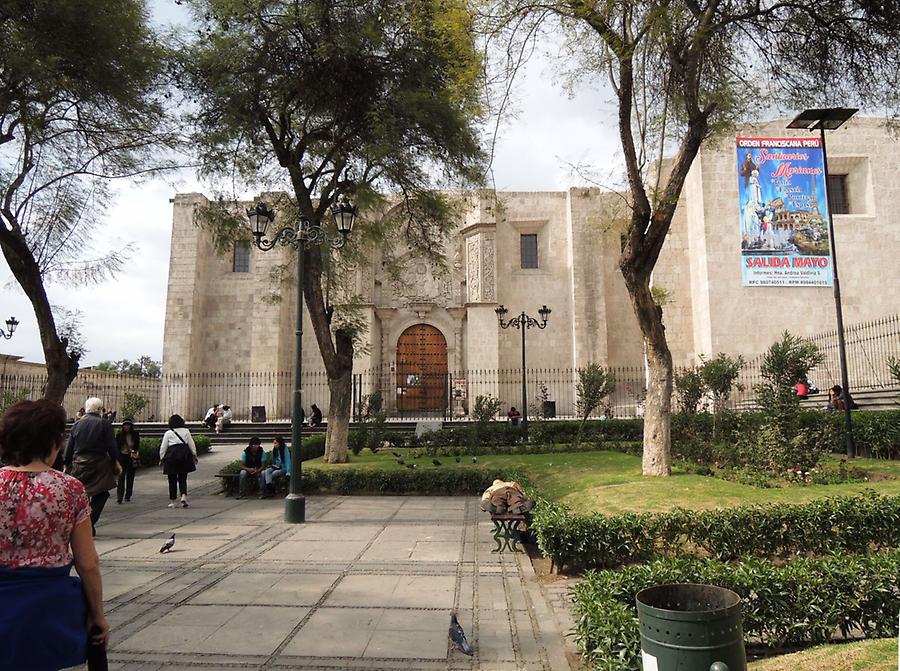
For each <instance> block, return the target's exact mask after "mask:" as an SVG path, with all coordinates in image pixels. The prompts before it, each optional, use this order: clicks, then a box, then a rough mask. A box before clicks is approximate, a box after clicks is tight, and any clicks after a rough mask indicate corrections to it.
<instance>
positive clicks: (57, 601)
mask: <svg viewBox="0 0 900 671" xmlns="http://www.w3.org/2000/svg"><path fill="white" fill-rule="evenodd" d="M71 568H72V567H71V566H61V567H59V568H21V569H7V568H2V567H0V632H2V639H3V644H2V648H0V671H24V670H25V669H28V671H58V670H59V669H63V668H66V667H69V666H78V665H79V664H84V662H85V660H86V659H87V640H88V635H87V629H86V619H87V604H86V602H85V599H84V592H83V591H82V588H81V579H80V578H78V577H77V576H70V575H69V572H70V571H71Z"/></svg>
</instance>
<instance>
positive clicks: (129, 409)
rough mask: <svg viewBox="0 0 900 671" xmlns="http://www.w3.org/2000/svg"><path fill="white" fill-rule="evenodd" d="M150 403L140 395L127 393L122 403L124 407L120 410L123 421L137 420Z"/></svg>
mask: <svg viewBox="0 0 900 671" xmlns="http://www.w3.org/2000/svg"><path fill="white" fill-rule="evenodd" d="M149 403H150V401H148V400H147V399H146V398H144V397H143V396H141V395H140V394H132V393H131V392H128V391H126V392H125V400H124V401H123V402H122V407H121V408H119V411H120V412H121V414H122V419H131V420H134V419H137V416H138V413H139V412H141V410H143V409H144V408H146V407H147V405H148V404H149Z"/></svg>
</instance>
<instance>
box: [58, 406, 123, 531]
mask: <svg viewBox="0 0 900 671" xmlns="http://www.w3.org/2000/svg"><path fill="white" fill-rule="evenodd" d="M102 409H103V401H101V400H100V399H99V398H89V399H87V400H86V401H85V402H84V417H82V418H81V419H79V420H78V421H77V422H75V424H74V425H73V426H72V431H71V433H70V434H69V442H68V443H67V444H66V451H65V455H64V456H63V465H64V467H65V471H66V472H67V473H68V474H69V475H72V476H74V477H75V478H77V479H78V480H80V481H81V483H82V484H83V485H84V489H85V491H86V492H87V494H88V496H90V497H91V527H92V529H93V532H94V535H96V534H97V522H99V521H100V515H101V514H102V513H103V506H105V505H106V502H107V500H109V490H110V489H113V488H114V487H115V486H116V483H117V481H118V478H119V475H120V474H121V472H122V467H121V466H120V465H119V459H118V455H119V448H118V446H117V445H116V437H115V435H114V434H113V428H112V424H110V423H109V422H107V421H106V420H105V419H103V417H101V416H100V411H101V410H102Z"/></svg>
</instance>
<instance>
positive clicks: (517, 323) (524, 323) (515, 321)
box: [494, 305, 551, 438]
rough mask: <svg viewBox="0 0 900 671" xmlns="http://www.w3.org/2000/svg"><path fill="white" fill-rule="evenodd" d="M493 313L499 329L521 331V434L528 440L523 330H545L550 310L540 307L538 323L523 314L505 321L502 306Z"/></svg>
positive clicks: (504, 309)
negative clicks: (495, 314) (498, 322)
mask: <svg viewBox="0 0 900 671" xmlns="http://www.w3.org/2000/svg"><path fill="white" fill-rule="evenodd" d="M494 312H496V313H497V319H498V320H499V321H500V328H504V329H508V328H509V327H511V326H512V327H514V328H517V329H519V330H521V331H522V433H523V434H524V435H525V437H526V438H528V386H527V384H526V380H525V330H526V329H530V328H539V329H545V328H547V317H549V316H550V312H551V310H550V308H548V307H547V306H546V305H543V306H541V309H540V310H538V314H539V315H540V316H541V320H540V321H538V320H537V319H535V318H534V317H530V316H528V315H527V314H525V313H524V312H522V314H520V315H518V316H517V317H513V318H512V319H510V320H509V321H505V320H504V318H505V317H506V313H507V312H509V310H507V309H506V308H505V307H503V305H501V306H500V307H498V308H497V309H496V310H494Z"/></svg>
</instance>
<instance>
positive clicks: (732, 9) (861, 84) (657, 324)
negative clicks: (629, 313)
mask: <svg viewBox="0 0 900 671" xmlns="http://www.w3.org/2000/svg"><path fill="white" fill-rule="evenodd" d="M550 18H556V19H559V21H560V22H561V24H562V27H563V28H564V29H565V30H566V34H567V35H568V38H569V41H568V46H569V47H570V49H569V50H568V51H567V53H569V54H576V58H577V60H578V66H579V67H580V74H582V75H595V76H596V75H597V74H604V75H606V76H607V77H608V78H609V81H610V83H611V87H612V90H613V95H614V97H615V103H616V106H617V112H618V130H619V141H620V144H621V148H622V152H623V159H624V163H625V174H626V178H627V184H628V187H627V188H628V198H629V205H630V215H629V216H628V221H627V224H626V226H625V230H624V232H623V235H622V252H621V255H620V257H619V268H620V270H621V272H622V276H623V278H624V280H625V285H626V287H627V289H628V293H629V295H630V297H631V304H632V307H633V309H634V312H635V315H636V316H637V321H638V324H639V326H640V329H641V333H642V334H643V338H644V343H645V346H646V347H645V349H646V358H647V367H648V373H649V376H648V377H649V380H648V389H647V403H646V409H645V415H644V451H643V473H644V474H645V475H657V476H665V475H669V474H670V473H671V399H672V378H673V375H672V373H673V371H672V356H671V353H670V351H669V347H668V343H667V342H666V335H665V330H664V328H663V323H662V315H661V314H660V312H659V311H658V310H657V309H656V307H657V306H656V305H655V304H654V301H653V296H652V293H651V290H650V279H651V275H652V273H653V269H654V267H655V266H656V263H657V260H658V259H659V256H660V252H661V251H662V246H663V243H664V242H665V239H666V234H667V233H668V231H669V227H670V225H671V223H672V218H673V216H674V214H675V208H676V207H677V205H678V200H679V197H680V195H681V192H682V189H683V187H684V183H685V179H686V178H687V174H688V171H689V169H690V167H691V164H692V163H693V161H694V158H695V157H696V156H697V154H698V152H699V151H700V147H701V144H702V143H703V141H704V140H706V139H707V138H709V137H711V136H714V135H716V134H717V133H720V132H722V131H724V130H725V129H728V128H730V127H732V126H733V125H734V123H735V122H738V121H741V120H745V119H752V118H753V116H755V115H757V114H759V113H760V112H759V110H761V109H766V108H767V106H766V105H760V104H759V103H760V101H766V102H767V103H774V104H781V105H784V106H785V107H790V106H793V105H797V106H801V107H821V106H824V105H826V104H828V103H835V102H840V103H842V104H849V103H855V102H858V103H861V104H863V105H868V106H870V107H872V108H879V109H887V110H890V112H891V113H892V114H894V115H895V116H896V111H897V109H898V102H900V101H898V97H900V96H898V91H900V89H898V87H897V86H896V83H897V81H896V79H897V67H896V63H897V62H898V58H900V5H897V4H896V3H869V2H859V1H858V0H791V1H790V2H788V1H781V0H773V1H772V2H765V3H763V2H759V0H731V1H729V2H725V1H724V0H648V1H646V2H634V1H633V0H610V1H609V2H597V1H595V0H545V1H541V2H536V1H535V0H496V1H495V3H494V7H493V10H492V12H491V15H490V17H489V21H488V26H487V29H488V31H489V32H490V33H491V34H492V35H503V36H504V39H503V44H504V46H506V49H505V53H506V54H509V55H510V58H511V60H512V61H513V62H514V66H516V67H517V65H518V62H520V60H518V61H517V60H516V59H521V56H520V55H521V54H522V53H527V52H528V51H527V49H522V48H510V47H509V46H508V43H509V41H510V40H511V41H513V42H515V41H516V40H518V42H519V43H520V44H524V43H525V42H527V40H530V39H532V38H533V35H534V34H535V32H536V29H537V26H539V25H540V24H542V23H543V22H544V21H546V20H547V19H550ZM510 35H512V38H510V37H509V36H510ZM511 69H512V70H515V69H516V68H515V67H513V68H511ZM664 150H666V151H673V152H674V156H673V158H672V159H671V160H670V161H669V162H668V164H667V165H666V166H665V170H664V169H663V167H664V166H663V164H662V161H660V160H658V159H661V157H662V153H663V151H664ZM657 157H658V158H657ZM654 158H657V160H656V161H655V163H654V160H653V159H654Z"/></svg>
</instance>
